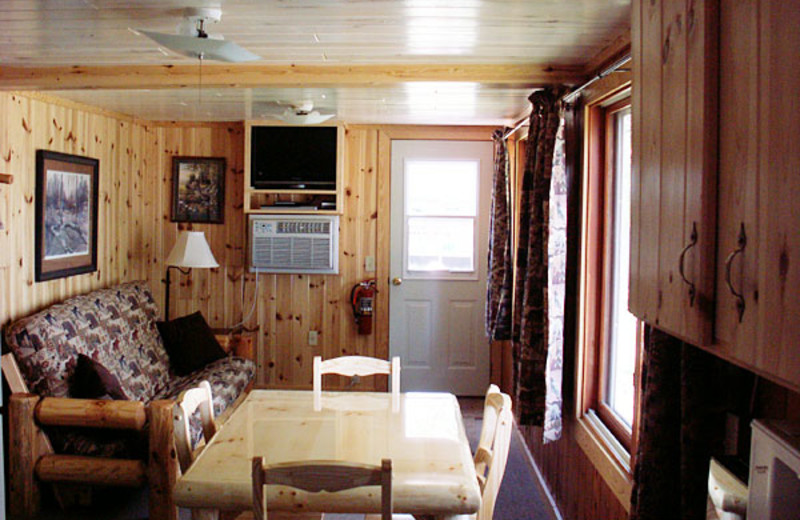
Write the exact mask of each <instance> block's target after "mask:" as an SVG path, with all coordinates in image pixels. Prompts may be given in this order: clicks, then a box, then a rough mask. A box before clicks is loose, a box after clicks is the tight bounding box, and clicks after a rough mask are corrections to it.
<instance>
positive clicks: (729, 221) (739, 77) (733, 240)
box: [715, 0, 760, 366]
mask: <svg viewBox="0 0 800 520" xmlns="http://www.w3.org/2000/svg"><path fill="white" fill-rule="evenodd" d="M758 43H759V42H758V1H757V0H742V1H737V2H723V3H722V5H721V7H720V85H719V92H720V129H719V137H720V139H719V152H720V153H719V177H718V179H719V191H718V204H719V212H718V222H719V224H718V228H719V229H718V232H717V243H718V247H717V251H718V253H717V260H718V266H719V268H718V269H717V302H716V303H717V307H716V328H715V335H716V338H717V341H718V342H719V345H718V347H715V348H716V349H717V353H719V354H721V355H723V356H725V357H728V358H732V359H736V360H739V361H741V362H743V363H745V364H748V365H751V366H752V365H754V364H755V361H756V360H755V349H754V348H753V342H754V340H755V338H756V337H757V335H758V333H757V331H758V320H757V318H758V314H759V311H758V307H759V301H758V294H759V291H758V277H757V275H756V273H757V266H758V215H757V210H758V179H759V168H760V165H759V153H758V152H759V132H758V127H759V120H758V98H759V96H758V92H759V84H758V83H759V67H758V62H759V45H758Z"/></svg>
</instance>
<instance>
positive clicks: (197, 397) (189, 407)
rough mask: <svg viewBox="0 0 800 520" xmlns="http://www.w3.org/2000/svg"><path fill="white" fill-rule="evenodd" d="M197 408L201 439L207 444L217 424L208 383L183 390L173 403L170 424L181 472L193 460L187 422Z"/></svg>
mask: <svg viewBox="0 0 800 520" xmlns="http://www.w3.org/2000/svg"><path fill="white" fill-rule="evenodd" d="M198 408H199V409H200V420H201V421H202V424H203V438H204V439H205V441H206V444H208V441H210V440H211V437H213V436H214V434H215V433H217V423H216V422H215V421H214V401H213V397H212V395H211V385H210V384H209V383H208V381H200V384H199V385H197V386H196V387H194V388H190V389H188V390H184V391H183V392H181V394H180V395H179V396H178V400H177V402H176V403H175V408H174V410H173V414H172V422H173V426H174V436H175V448H176V450H177V452H178V463H179V464H180V467H181V471H182V472H185V471H186V470H187V469H189V466H190V465H191V464H192V461H193V460H194V454H193V452H192V437H191V433H190V430H189V420H190V419H191V417H192V414H194V412H195V410H197V409H198Z"/></svg>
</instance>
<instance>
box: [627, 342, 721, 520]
mask: <svg viewBox="0 0 800 520" xmlns="http://www.w3.org/2000/svg"><path fill="white" fill-rule="evenodd" d="M641 370H642V374H641V379H642V388H641V392H642V394H641V399H642V405H641V406H642V411H641V422H640V424H639V442H638V447H637V451H636V462H635V466H634V470H633V481H634V483H633V490H632V493H631V511H630V520H649V519H651V518H663V519H665V520H666V519H675V520H694V519H696V520H701V519H705V518H706V497H707V495H708V468H709V461H710V457H711V455H712V454H714V453H713V451H714V449H715V448H716V447H718V446H721V444H722V442H723V437H724V412H723V410H724V408H725V403H724V400H723V399H722V396H721V395H720V392H719V390H718V389H720V388H727V387H728V386H726V385H727V384H728V383H727V382H726V381H725V380H724V378H725V367H724V363H723V362H722V361H720V360H719V359H717V358H715V357H714V356H713V355H711V354H709V353H707V352H704V351H703V350H701V349H699V348H696V347H693V346H691V345H687V344H685V343H683V342H681V341H680V340H678V339H675V338H673V337H671V336H669V335H668V334H666V333H664V332H661V331H659V330H657V329H652V328H649V327H648V328H647V330H646V339H645V348H644V359H643V361H642V369H641Z"/></svg>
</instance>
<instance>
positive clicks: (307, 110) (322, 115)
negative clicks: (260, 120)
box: [269, 100, 336, 125]
mask: <svg viewBox="0 0 800 520" xmlns="http://www.w3.org/2000/svg"><path fill="white" fill-rule="evenodd" d="M276 104H277V105H278V106H285V105H287V103H281V102H277V103H276ZM288 105H289V106H287V107H286V109H285V110H284V111H283V112H279V113H271V114H269V115H270V116H271V117H274V118H275V119H280V120H281V121H283V122H285V123H289V124H292V125H317V124H319V123H323V122H325V121H327V120H328V119H330V118H332V117H333V116H335V115H336V114H335V113H334V112H320V111H319V110H314V102H313V101H311V100H304V101H301V102H298V103H288Z"/></svg>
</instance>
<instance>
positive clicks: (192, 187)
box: [172, 157, 225, 224]
mask: <svg viewBox="0 0 800 520" xmlns="http://www.w3.org/2000/svg"><path fill="white" fill-rule="evenodd" d="M224 212H225V158H223V157H173V158H172V221H173V222H200V223H206V224H222V222H223V216H224Z"/></svg>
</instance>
